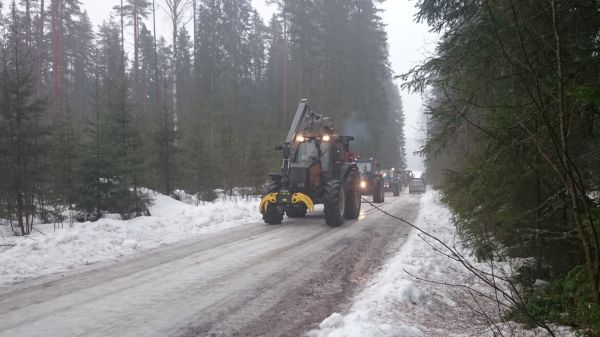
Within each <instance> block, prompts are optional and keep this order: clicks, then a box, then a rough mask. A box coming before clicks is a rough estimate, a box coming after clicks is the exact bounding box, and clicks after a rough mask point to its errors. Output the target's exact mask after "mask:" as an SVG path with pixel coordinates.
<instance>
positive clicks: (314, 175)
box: [259, 99, 408, 227]
mask: <svg viewBox="0 0 600 337" xmlns="http://www.w3.org/2000/svg"><path fill="white" fill-rule="evenodd" d="M352 140H354V137H352V136H344V135H339V134H336V133H335V132H334V129H333V123H332V121H331V120H330V119H329V118H327V117H324V116H323V115H321V114H318V113H316V112H314V111H312V110H311V109H310V106H309V103H308V101H307V100H305V99H304V100H301V101H300V103H299V105H298V109H297V110H296V113H295V115H294V119H293V120H292V125H291V127H290V130H289V132H288V135H287V137H286V139H285V141H284V143H283V144H281V145H279V146H277V148H276V149H277V150H279V151H281V152H282V156H283V161H282V167H281V173H271V174H269V179H268V180H267V182H266V183H265V185H264V187H263V191H262V198H261V201H260V206H259V207H260V212H261V213H262V216H263V220H264V221H265V222H266V223H268V224H280V223H281V222H282V220H283V217H284V215H287V216H288V217H290V218H300V217H304V216H305V215H306V214H307V212H308V211H313V210H314V206H315V205H316V204H323V205H324V213H325V222H326V223H327V225H329V226H334V227H335V226H340V225H342V224H343V222H344V219H357V218H358V216H359V214H360V208H361V196H362V195H372V196H373V202H374V203H382V202H384V199H385V192H386V191H391V192H393V194H394V196H398V195H399V194H400V190H401V188H402V186H403V185H406V184H407V181H408V180H407V178H406V177H407V171H403V170H396V169H394V168H391V169H383V168H382V167H381V164H380V163H379V162H378V161H376V160H374V159H372V158H371V159H366V160H359V158H357V156H355V155H354V154H353V153H352V152H350V141H352Z"/></svg>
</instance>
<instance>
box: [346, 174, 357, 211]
mask: <svg viewBox="0 0 600 337" xmlns="http://www.w3.org/2000/svg"><path fill="white" fill-rule="evenodd" d="M348 179H349V181H348V185H349V188H348V190H347V191H348V192H347V193H346V207H345V208H344V217H345V218H346V219H358V215H359V214H360V176H359V175H358V174H351V175H350V177H349V178H348Z"/></svg>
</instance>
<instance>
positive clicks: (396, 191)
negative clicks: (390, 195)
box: [393, 183, 400, 197]
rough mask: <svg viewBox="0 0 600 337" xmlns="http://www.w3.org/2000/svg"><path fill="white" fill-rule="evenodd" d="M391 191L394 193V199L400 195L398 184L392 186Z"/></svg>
mask: <svg viewBox="0 0 600 337" xmlns="http://www.w3.org/2000/svg"><path fill="white" fill-rule="evenodd" d="M393 191H394V196H395V197H397V196H399V195H400V184H399V183H395V184H394V188H393Z"/></svg>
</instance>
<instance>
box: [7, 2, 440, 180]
mask: <svg viewBox="0 0 600 337" xmlns="http://www.w3.org/2000/svg"><path fill="white" fill-rule="evenodd" d="M0 1H2V2H4V3H8V2H9V0H0ZM81 1H82V3H83V9H85V10H87V12H88V14H89V16H90V18H91V19H92V22H93V23H94V24H95V25H99V24H101V23H102V20H104V19H106V18H108V17H109V16H110V13H111V10H112V7H113V6H114V5H116V4H117V3H119V1H118V0H81ZM252 2H253V4H254V7H255V8H256V9H258V11H259V12H260V13H261V14H262V16H263V17H264V18H265V21H268V19H269V18H270V17H271V15H272V14H273V12H274V10H275V9H274V8H273V7H272V6H268V5H267V4H266V3H265V0H252ZM415 2H416V0H387V1H386V2H385V3H384V5H383V9H384V12H383V19H384V22H385V23H386V25H387V31H388V37H389V45H390V61H391V63H392V68H393V70H394V72H395V73H396V74H403V73H405V72H407V71H408V70H409V69H410V68H411V67H413V66H414V65H416V64H418V63H419V62H420V61H422V60H423V59H424V58H425V57H426V56H427V55H429V54H430V53H431V52H432V51H433V50H434V47H435V42H436V35H433V34H431V33H429V32H428V28H427V26H426V25H425V24H417V23H415V22H414V21H413V20H414V14H415V12H416V9H415ZM156 3H157V5H158V6H159V7H160V4H162V3H163V1H162V0H157V1H156ZM159 12H160V13H161V15H159V16H158V17H157V21H158V22H157V26H158V30H159V34H163V35H165V36H169V34H168V32H169V22H168V21H167V18H166V15H164V11H163V10H162V9H159ZM190 30H191V29H190ZM398 84H401V83H398ZM402 99H403V101H404V111H405V113H406V129H405V133H406V137H407V149H406V150H407V156H408V167H409V168H411V169H415V170H422V169H423V164H422V161H421V159H420V158H418V157H415V156H413V155H412V153H413V152H414V151H416V150H417V149H418V148H419V147H420V145H419V144H420V142H421V141H422V138H423V136H422V135H423V132H422V131H421V130H422V119H423V118H422V103H421V97H420V95H419V94H409V93H407V92H402Z"/></svg>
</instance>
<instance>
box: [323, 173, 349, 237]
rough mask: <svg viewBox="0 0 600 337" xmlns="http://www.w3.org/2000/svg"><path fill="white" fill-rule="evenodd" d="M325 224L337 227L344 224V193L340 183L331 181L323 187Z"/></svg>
mask: <svg viewBox="0 0 600 337" xmlns="http://www.w3.org/2000/svg"><path fill="white" fill-rule="evenodd" d="M324 201H325V202H324V203H325V222H326V223H327V225H328V226H331V227H338V226H341V225H342V224H343V223H344V210H345V208H346V193H345V191H344V187H343V185H342V182H341V181H339V180H335V179H334V180H331V181H329V182H328V183H327V186H325V200H324Z"/></svg>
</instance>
